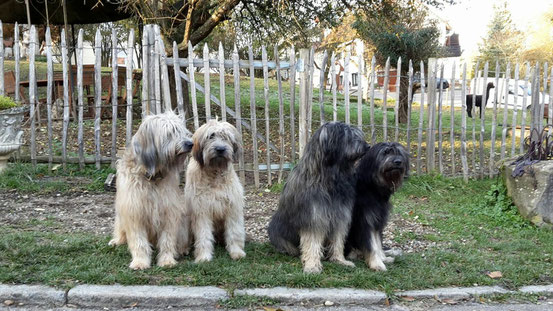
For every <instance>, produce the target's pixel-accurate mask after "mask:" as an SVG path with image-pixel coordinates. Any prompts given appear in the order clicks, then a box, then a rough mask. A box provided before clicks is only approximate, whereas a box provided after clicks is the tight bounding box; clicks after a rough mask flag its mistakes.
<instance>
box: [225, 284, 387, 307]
mask: <svg viewBox="0 0 553 311" xmlns="http://www.w3.org/2000/svg"><path fill="white" fill-rule="evenodd" d="M234 295H248V296H255V297H268V298H271V299H275V300H278V301H281V302H284V303H297V302H312V303H324V302H326V301H330V302H333V303H337V304H363V305H365V304H375V303H380V302H382V301H383V300H384V299H386V294H384V293H383V292H379V291H373V290H362V289H352V288H321V289H299V288H288V287H274V288H251V289H238V290H235V291H234Z"/></svg>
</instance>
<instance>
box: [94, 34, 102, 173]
mask: <svg viewBox="0 0 553 311" xmlns="http://www.w3.org/2000/svg"><path fill="white" fill-rule="evenodd" d="M95 42H96V44H95V52H94V54H95V56H96V61H95V62H94V103H95V109H94V110H95V112H96V115H95V119H94V142H95V145H96V169H100V167H101V166H100V165H101V164H100V158H101V156H102V155H101V149H100V144H101V137H100V133H101V132H100V125H101V124H102V118H101V117H102V35H101V34H100V29H99V28H98V30H96V39H95Z"/></svg>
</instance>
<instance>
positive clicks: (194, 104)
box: [188, 41, 200, 130]
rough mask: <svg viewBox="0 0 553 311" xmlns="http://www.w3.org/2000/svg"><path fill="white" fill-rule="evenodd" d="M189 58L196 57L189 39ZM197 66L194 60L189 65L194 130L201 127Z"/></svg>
mask: <svg viewBox="0 0 553 311" xmlns="http://www.w3.org/2000/svg"><path fill="white" fill-rule="evenodd" d="M188 58H189V59H194V49H193V48H192V43H191V42H190V41H188ZM194 71H195V68H194V66H193V62H190V64H189V65H188V75H189V76H190V97H191V99H192V115H193V116H194V130H197V129H198V128H199V127H200V120H199V117H198V100H197V99H196V80H195V79H194Z"/></svg>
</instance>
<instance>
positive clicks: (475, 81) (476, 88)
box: [470, 61, 480, 173]
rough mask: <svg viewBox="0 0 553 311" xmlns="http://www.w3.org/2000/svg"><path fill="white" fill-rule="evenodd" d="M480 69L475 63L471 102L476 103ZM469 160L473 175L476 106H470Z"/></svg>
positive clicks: (478, 64) (474, 164)
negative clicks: (470, 148) (470, 160)
mask: <svg viewBox="0 0 553 311" xmlns="http://www.w3.org/2000/svg"><path fill="white" fill-rule="evenodd" d="M479 68H480V61H477V62H476V67H475V68H474V73H475V78H474V90H472V102H473V103H476V91H477V90H478V81H479V78H480V72H479V71H478V70H479ZM470 154H471V158H472V169H473V172H474V173H475V172H476V171H477V169H476V105H475V104H473V105H472V151H471V153H470Z"/></svg>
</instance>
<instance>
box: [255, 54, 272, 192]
mask: <svg viewBox="0 0 553 311" xmlns="http://www.w3.org/2000/svg"><path fill="white" fill-rule="evenodd" d="M261 59H262V62H263V99H264V100H265V145H266V146H267V147H266V149H267V152H266V163H267V184H268V185H269V186H271V185H272V184H273V181H272V179H273V176H272V172H271V148H270V147H269V144H270V141H269V135H270V134H271V128H270V124H269V69H268V68H267V49H266V48H265V46H264V45H263V46H262V47H261ZM254 139H255V138H254Z"/></svg>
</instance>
